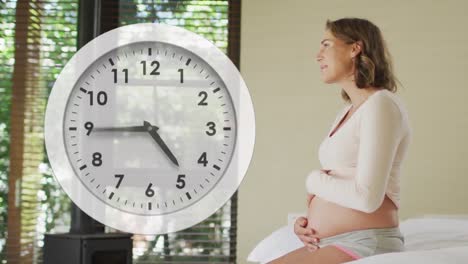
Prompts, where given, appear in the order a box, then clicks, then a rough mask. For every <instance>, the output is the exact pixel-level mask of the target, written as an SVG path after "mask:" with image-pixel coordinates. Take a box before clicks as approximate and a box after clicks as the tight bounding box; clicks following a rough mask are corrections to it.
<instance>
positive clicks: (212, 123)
mask: <svg viewBox="0 0 468 264" xmlns="http://www.w3.org/2000/svg"><path fill="white" fill-rule="evenodd" d="M206 125H207V126H208V127H209V129H210V131H205V132H206V134H207V135H208V136H213V135H214V134H216V128H215V127H216V124H215V123H214V122H208V123H206Z"/></svg>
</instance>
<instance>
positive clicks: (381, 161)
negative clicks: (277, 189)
mask: <svg viewBox="0 0 468 264" xmlns="http://www.w3.org/2000/svg"><path fill="white" fill-rule="evenodd" d="M351 106H352V104H349V105H347V106H346V107H344V109H343V110H342V111H340V112H339V113H338V115H337V117H336V119H335V121H334V122H333V125H332V128H331V130H330V131H329V132H328V134H327V136H326V137H325V139H324V140H323V142H322V143H321V144H320V148H319V153H318V154H319V160H320V163H321V165H322V168H323V169H327V170H332V171H331V172H330V173H331V175H328V174H326V173H324V172H321V171H320V170H314V171H312V172H310V173H309V174H308V176H307V179H306V190H307V192H308V193H311V194H315V195H316V196H318V197H320V198H323V199H324V200H327V201H330V202H333V203H336V204H338V205H341V206H344V207H348V208H352V209H356V210H359V211H363V212H367V213H371V212H373V211H375V210H377V209H378V208H379V207H380V205H381V204H382V202H383V200H384V197H385V194H386V195H387V196H388V197H389V198H390V199H391V200H392V201H393V203H394V204H395V205H396V207H397V208H399V206H400V167H401V163H402V161H403V160H404V159H405V157H406V154H407V150H408V146H409V144H410V142H411V140H412V129H411V127H410V125H409V119H408V114H407V111H406V108H405V107H404V105H403V104H402V102H401V101H400V100H399V98H398V97H397V96H396V95H395V94H394V93H392V92H390V91H388V90H386V89H383V90H379V91H377V92H375V93H373V94H371V95H370V96H369V97H368V98H367V99H366V101H364V102H363V103H362V104H361V105H360V106H359V107H358V108H357V109H356V111H355V112H354V114H352V115H351V117H350V118H349V119H348V120H347V121H346V122H345V123H344V124H343V125H342V126H341V127H340V128H339V129H338V130H337V131H335V132H334V134H333V135H332V136H331V137H329V135H330V132H331V131H333V130H334V128H335V127H336V125H337V124H338V123H339V121H341V120H342V119H343V118H344V116H345V113H347V112H348V111H349V110H350V109H351Z"/></svg>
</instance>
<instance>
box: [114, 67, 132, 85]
mask: <svg viewBox="0 0 468 264" xmlns="http://www.w3.org/2000/svg"><path fill="white" fill-rule="evenodd" d="M112 72H113V73H114V83H117V69H112ZM122 72H123V73H125V83H128V69H123V70H122Z"/></svg>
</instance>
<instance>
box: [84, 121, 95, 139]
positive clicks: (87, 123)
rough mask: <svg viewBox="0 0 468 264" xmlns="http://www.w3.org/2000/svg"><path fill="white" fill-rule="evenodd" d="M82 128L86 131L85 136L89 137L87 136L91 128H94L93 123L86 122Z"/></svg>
mask: <svg viewBox="0 0 468 264" xmlns="http://www.w3.org/2000/svg"><path fill="white" fill-rule="evenodd" d="M84 127H85V129H86V130H88V132H86V135H87V136H89V134H91V131H92V130H93V127H94V125H93V123H92V122H86V123H85V124H84Z"/></svg>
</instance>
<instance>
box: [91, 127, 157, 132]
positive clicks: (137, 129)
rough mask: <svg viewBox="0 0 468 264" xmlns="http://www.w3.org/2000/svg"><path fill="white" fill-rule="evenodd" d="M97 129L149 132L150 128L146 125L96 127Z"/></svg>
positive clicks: (104, 130)
mask: <svg viewBox="0 0 468 264" xmlns="http://www.w3.org/2000/svg"><path fill="white" fill-rule="evenodd" d="M93 130H95V131H98V132H100V131H102V132H107V131H117V132H148V129H147V128H146V127H144V126H128V127H96V128H94V129H93Z"/></svg>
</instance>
